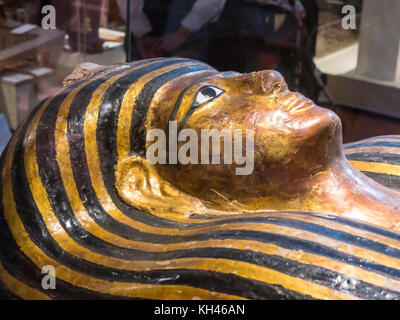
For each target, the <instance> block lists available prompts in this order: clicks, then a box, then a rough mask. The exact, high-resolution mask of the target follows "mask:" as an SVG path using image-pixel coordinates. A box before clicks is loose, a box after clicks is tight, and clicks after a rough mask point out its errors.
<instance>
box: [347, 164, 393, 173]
mask: <svg viewBox="0 0 400 320" xmlns="http://www.w3.org/2000/svg"><path fill="white" fill-rule="evenodd" d="M349 162H350V163H351V164H352V165H353V166H354V167H355V168H356V169H357V170H359V171H366V172H375V173H383V174H390V175H393V176H400V166H396V165H394V164H389V163H381V162H364V161H349Z"/></svg>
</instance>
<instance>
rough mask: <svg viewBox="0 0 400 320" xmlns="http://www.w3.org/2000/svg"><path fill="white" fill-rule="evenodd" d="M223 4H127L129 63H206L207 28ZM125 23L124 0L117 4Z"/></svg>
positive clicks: (220, 0)
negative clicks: (178, 59)
mask: <svg viewBox="0 0 400 320" xmlns="http://www.w3.org/2000/svg"><path fill="white" fill-rule="evenodd" d="M225 1H226V0H158V1H157V0H147V1H144V0H131V13H130V17H131V32H132V35H133V39H134V43H135V44H136V50H133V54H132V57H131V58H132V59H133V60H134V59H140V58H154V57H158V56H163V55H167V56H171V55H173V56H185V57H189V58H196V59H199V60H203V61H205V60H207V24H208V23H209V22H213V21H215V20H217V19H218V17H219V14H220V13H221V11H222V9H223V8H224V5H225ZM117 2H118V5H119V9H120V13H121V16H122V17H123V18H124V19H126V0H117Z"/></svg>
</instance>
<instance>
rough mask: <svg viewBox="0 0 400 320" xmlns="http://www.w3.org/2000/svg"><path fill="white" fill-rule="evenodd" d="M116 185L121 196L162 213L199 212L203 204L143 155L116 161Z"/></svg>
mask: <svg viewBox="0 0 400 320" xmlns="http://www.w3.org/2000/svg"><path fill="white" fill-rule="evenodd" d="M116 169H117V170H116V183H115V187H116V189H117V191H118V195H119V196H120V198H121V199H122V200H123V201H124V202H126V203H128V204H129V205H132V206H134V207H136V208H139V209H141V210H144V211H147V212H151V213H154V214H162V215H163V217H166V218H167V217H168V215H171V218H175V219H176V218H177V214H181V215H185V216H187V215H192V214H202V213H204V212H205V211H206V207H205V205H204V204H203V203H202V202H201V201H200V200H199V199H197V198H194V197H192V196H189V195H187V194H185V193H183V192H181V191H180V190H178V189H177V188H175V187H174V186H172V185H171V184H170V183H168V182H167V181H165V180H164V179H163V178H161V177H160V176H159V175H158V173H157V171H156V169H155V168H154V166H152V165H151V164H149V162H148V161H147V160H146V159H143V158H141V157H138V156H130V157H128V158H126V159H124V160H122V161H120V162H119V163H118V164H117V168H116Z"/></svg>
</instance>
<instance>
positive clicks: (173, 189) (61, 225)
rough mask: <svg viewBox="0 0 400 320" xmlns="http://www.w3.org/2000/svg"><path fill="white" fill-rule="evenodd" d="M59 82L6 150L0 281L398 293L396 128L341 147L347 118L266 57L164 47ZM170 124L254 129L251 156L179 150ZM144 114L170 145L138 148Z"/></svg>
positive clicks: (158, 293)
mask: <svg viewBox="0 0 400 320" xmlns="http://www.w3.org/2000/svg"><path fill="white" fill-rule="evenodd" d="M67 82H68V86H66V87H65V88H64V89H63V90H61V91H60V92H59V93H58V94H56V95H54V96H52V97H51V98H49V99H48V100H46V101H43V102H42V103H41V104H40V105H39V106H38V107H37V108H36V109H35V110H34V111H33V112H32V113H31V114H30V116H29V117H28V118H27V119H26V120H25V122H23V123H22V124H21V126H20V127H19V128H18V130H17V131H16V132H15V134H14V135H13V137H12V139H11V141H10V142H9V144H8V146H7V148H6V150H5V151H4V152H3V154H2V157H1V173H2V180H1V212H0V241H1V246H0V262H1V264H0V288H1V294H2V296H4V297H10V298H12V297H18V298H24V299H69V298H73V299H80V298H84V299H88V298H93V299H112V298H115V299H122V298H124V299H125V298H150V299H360V298H361V299H363V298H367V299H398V298H400V286H399V283H400V282H399V274H400V259H399V258H400V233H399V228H400V225H399V221H400V194H399V193H398V190H399V189H400V169H399V168H400V167H399V163H400V156H399V154H400V152H399V150H400V149H399V148H400V137H397V136H386V137H376V138H371V139H367V140H364V141H361V142H356V143H353V144H348V145H344V146H343V145H342V138H341V123H340V120H339V118H338V117H337V116H336V115H335V114H334V113H333V112H331V111H329V110H327V109H323V108H320V107H318V106H316V105H315V104H314V103H313V102H312V101H310V100H309V99H307V98H305V97H303V96H302V95H300V94H298V93H293V92H290V91H289V90H288V88H287V86H286V84H285V81H284V80H283V78H282V77H281V76H280V74H279V73H277V72H274V71H260V72H254V73H250V74H243V75H242V74H239V73H235V72H222V73H220V72H218V71H216V70H215V69H213V68H211V67H210V66H208V65H205V64H203V63H200V62H198V61H194V60H188V59H181V58H162V59H152V60H143V61H136V62H133V63H131V64H121V65H117V66H112V67H95V68H92V69H90V68H88V67H81V68H80V69H79V70H77V72H75V73H74V74H73V75H72V76H71V77H70V78H69V79H68V81H67ZM171 123H173V124H174V125H175V126H171ZM172 129H174V130H175V131H176V133H177V134H180V133H181V132H184V131H183V130H185V129H186V130H187V131H185V133H186V134H187V135H186V136H185V137H186V138H191V136H190V133H192V134H193V135H195V134H196V133H197V134H198V135H199V136H200V135H201V132H202V130H205V129H208V130H212V129H215V130H216V131H214V132H217V133H221V132H225V133H227V132H228V133H229V132H230V131H229V130H231V131H232V130H240V131H242V132H243V136H241V139H239V140H238V141H242V142H243V141H244V138H246V143H247V137H248V136H250V135H251V138H252V141H251V143H250V144H243V145H242V147H243V148H242V149H241V155H242V156H243V154H246V153H247V152H250V151H252V153H251V155H252V158H251V159H250V158H249V160H251V170H247V171H246V172H241V173H240V174H238V171H237V170H236V169H238V168H243V167H244V166H245V164H243V162H242V163H241V164H240V165H239V163H238V161H237V159H240V157H239V156H240V155H238V154H236V153H235V150H233V152H234V153H235V156H236V155H238V157H237V158H235V157H233V156H232V157H231V159H233V160H232V161H231V162H229V161H226V162H224V161H220V163H214V162H213V161H212V160H215V159H216V157H215V153H214V149H212V152H211V153H209V154H208V155H207V154H206V156H205V157H204V158H202V159H201V160H204V161H202V162H201V161H200V162H199V163H194V162H195V161H192V162H190V161H187V162H188V163H182V161H178V160H180V158H179V157H180V156H182V157H181V158H184V159H187V157H184V156H185V155H186V156H187V152H186V151H188V149H187V150H186V149H185V152H183V153H180V149H179V147H182V146H183V145H184V144H185V143H186V141H187V140H184V139H177V140H176V143H175V142H171V138H170V137H171V135H170V133H171V130H172ZM189 129H190V130H191V131H188V130H189ZM151 130H158V131H152V132H153V133H154V132H155V134H157V133H160V134H161V132H165V133H166V137H167V143H168V147H166V148H165V149H162V148H160V149H159V150H158V153H154V154H153V155H154V156H156V157H158V158H159V159H168V160H170V159H171V157H170V155H171V153H173V151H171V150H174V149H173V148H172V149H170V146H171V145H173V143H175V147H176V148H175V150H178V149H179V154H178V157H175V158H174V157H172V159H175V161H172V162H171V161H166V163H162V161H161V162H158V163H157V161H153V160H154V159H153V160H150V159H148V156H147V155H148V151H149V149H150V148H151V146H153V147H154V143H155V142H156V139H152V138H154V136H153V137H151V136H149V132H151ZM224 130H225V131H224ZM236 132H237V131H236ZM250 133H251V134H250ZM160 137H161V136H159V137H158V138H159V139H160ZM227 137H229V136H226V137H224V139H223V140H222V139H221V140H220V141H219V143H220V144H221V145H222V143H223V142H222V141H224V142H225V140H229V139H228V138H227ZM231 137H233V136H231ZM178 138H179V137H178ZM197 145H199V148H200V149H201V148H202V146H201V145H200V140H197V143H194V144H193V140H192V144H191V147H195V146H197ZM224 146H225V145H224ZM194 149H195V148H193V150H194ZM200 149H199V150H198V151H199V152H198V154H197V155H193V154H191V156H192V158H191V159H192V160H193V159H194V160H196V159H199V158H200V157H201V152H200V151H201V150H200ZM250 149H251V150H250ZM224 150H225V149H224ZM163 151H165V154H164V156H165V157H164V158H162V156H163V154H161V153H162V152H163ZM231 151H232V150H231ZM247 154H250V153H247ZM231 155H232V154H231ZM175 156H176V154H175ZM221 157H222V156H221ZM221 157H220V158H221ZM178 158H179V159H178ZM220 158H219V159H220ZM220 160H221V159H220ZM228 160H229V159H228ZM207 161H208V164H207ZM43 270H45V271H44V273H43ZM47 270H52V271H53V272H54V274H53V276H54V278H48V279H47V280H48V282H47V280H46V281H44V277H46V274H47V273H46V272H47ZM50 273H51V272H50ZM52 281H53V282H54V283H55V288H53V287H52Z"/></svg>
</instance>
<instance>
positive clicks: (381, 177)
mask: <svg viewBox="0 0 400 320" xmlns="http://www.w3.org/2000/svg"><path fill="white" fill-rule="evenodd" d="M362 173H363V174H365V175H366V176H368V177H370V178H371V179H373V180H375V181H376V182H378V183H380V184H382V185H384V186H385V187H388V188H391V189H394V190H397V191H400V176H394V175H391V174H384V173H377V172H368V171H362Z"/></svg>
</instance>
